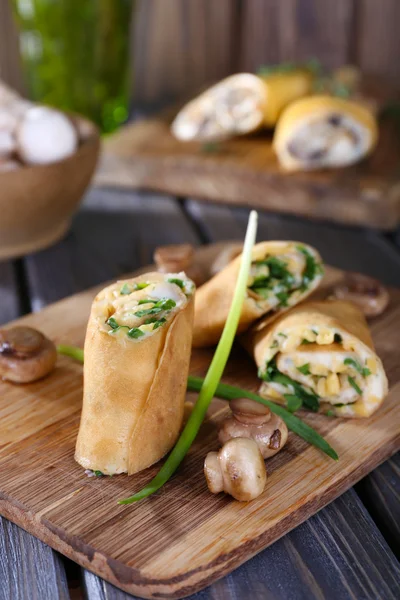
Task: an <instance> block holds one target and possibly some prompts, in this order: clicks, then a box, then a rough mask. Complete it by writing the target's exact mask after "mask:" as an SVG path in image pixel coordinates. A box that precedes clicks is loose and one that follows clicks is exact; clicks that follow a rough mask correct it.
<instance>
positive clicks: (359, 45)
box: [353, 0, 400, 80]
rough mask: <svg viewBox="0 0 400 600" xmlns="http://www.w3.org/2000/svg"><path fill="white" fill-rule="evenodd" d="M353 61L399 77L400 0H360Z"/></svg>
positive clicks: (372, 71) (395, 77)
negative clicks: (399, 27) (399, 26)
mask: <svg viewBox="0 0 400 600" xmlns="http://www.w3.org/2000/svg"><path fill="white" fill-rule="evenodd" d="M356 8H357V17H356V20H355V27H356V29H355V35H354V40H353V41H354V45H355V51H354V55H353V59H354V61H355V62H357V64H359V65H360V66H361V67H362V68H364V69H368V71H369V72H371V73H379V74H380V75H384V76H388V77H392V78H393V79H397V80H398V78H399V75H400V63H399V56H400V38H399V35H398V23H399V22H400V3H399V2H398V1H397V0H380V1H379V2H375V0H358V1H357V3H356Z"/></svg>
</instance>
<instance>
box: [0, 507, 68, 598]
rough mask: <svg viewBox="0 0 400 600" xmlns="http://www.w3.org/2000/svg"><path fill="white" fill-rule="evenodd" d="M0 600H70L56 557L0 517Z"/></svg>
mask: <svg viewBox="0 0 400 600" xmlns="http://www.w3.org/2000/svg"><path fill="white" fill-rule="evenodd" d="M0 582H1V585H0V600H69V592H68V584H67V578H66V575H65V570H64V565H63V563H62V560H61V557H60V555H59V554H57V553H56V552H54V551H53V550H52V549H51V548H49V546H47V545H46V544H44V543H43V542H41V541H40V540H38V539H36V538H34V537H33V536H31V535H29V533H27V532H26V531H24V530H23V529H20V528H19V527H17V526H16V525H14V524H13V523H10V522H9V521H7V520H6V519H4V518H2V517H0Z"/></svg>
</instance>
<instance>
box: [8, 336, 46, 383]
mask: <svg viewBox="0 0 400 600" xmlns="http://www.w3.org/2000/svg"><path fill="white" fill-rule="evenodd" d="M56 361H57V350H56V347H55V345H54V344H53V342H52V341H51V340H49V339H48V338H47V337H46V336H44V335H43V334H42V333H41V332H40V331H37V330H36V329H32V328H31V327H12V328H10V329H0V378H1V379H3V380H4V381H12V382H13V383H30V382H32V381H36V380H37V379H41V378H42V377H45V376H46V375H48V374H49V373H50V372H51V371H52V370H53V369H54V367H55V364H56Z"/></svg>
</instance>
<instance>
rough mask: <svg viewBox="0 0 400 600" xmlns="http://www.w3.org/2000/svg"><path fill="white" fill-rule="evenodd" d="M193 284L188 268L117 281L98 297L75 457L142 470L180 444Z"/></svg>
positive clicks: (99, 465) (115, 469)
mask: <svg viewBox="0 0 400 600" xmlns="http://www.w3.org/2000/svg"><path fill="white" fill-rule="evenodd" d="M194 289H195V288H194V284H193V282H192V281H191V280H190V279H188V278H187V277H186V275H185V274H184V273H179V274H161V273H147V274H144V275H140V276H139V277H136V278H133V279H127V280H125V281H118V282H116V283H113V284H112V285H110V286H108V287H106V288H105V289H103V290H102V291H101V292H100V293H99V294H98V295H97V296H96V298H95V299H94V302H93V304H92V309H91V314H90V317H89V323H88V328H87V333H86V340H85V348H84V354H85V363H84V391H83V407H82V417H81V423H80V428H79V433H78V439H77V443H76V453H75V459H76V460H77V462H78V463H79V464H80V465H82V466H83V467H84V468H85V469H91V470H96V471H101V472H102V473H104V474H106V475H113V474H116V473H129V474H131V473H136V472H138V471H141V470H142V469H145V468H146V467H149V466H150V465H152V464H153V463H155V462H157V461H158V460H160V459H161V458H162V457H163V456H164V455H165V454H166V453H167V452H168V451H169V450H170V449H171V448H172V446H173V445H174V443H175V441H176V438H177V436H178V434H179V430H180V428H181V425H182V420H183V410H184V401H185V393H186V381H187V375H188V369H189V360H190V349H191V342H192V326H193V294H194Z"/></svg>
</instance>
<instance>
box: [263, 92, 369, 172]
mask: <svg viewBox="0 0 400 600" xmlns="http://www.w3.org/2000/svg"><path fill="white" fill-rule="evenodd" d="M377 140H378V125H377V121H376V118H375V116H374V114H373V112H372V111H371V110H369V109H368V108H367V107H366V106H363V105H361V104H358V103H356V102H351V101H350V100H344V99H343V98H337V97H333V96H312V97H309V98H302V99H300V100H297V101H296V102H293V104H291V105H290V106H288V107H287V108H286V109H285V111H284V112H283V114H282V116H281V118H280V119H279V122H278V125H277V127H276V130H275V135H274V141H273V145H274V149H275V152H276V154H277V155H278V159H279V162H280V164H281V165H282V166H283V167H284V168H285V169H286V170H288V171H295V170H311V169H321V168H335V167H345V166H347V165H351V164H353V163H356V162H358V161H359V160H361V159H362V158H364V157H365V156H366V155H367V154H369V153H370V152H371V151H372V150H373V149H374V147H375V145H376V143H377Z"/></svg>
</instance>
